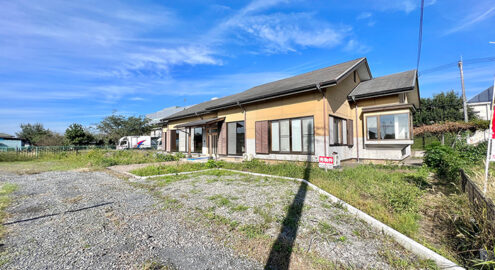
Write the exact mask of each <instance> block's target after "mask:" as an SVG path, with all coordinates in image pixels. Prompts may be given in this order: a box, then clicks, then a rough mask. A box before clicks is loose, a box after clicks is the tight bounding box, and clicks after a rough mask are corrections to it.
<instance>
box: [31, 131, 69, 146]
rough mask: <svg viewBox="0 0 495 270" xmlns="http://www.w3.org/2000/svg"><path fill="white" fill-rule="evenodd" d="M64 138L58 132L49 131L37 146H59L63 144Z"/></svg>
mask: <svg viewBox="0 0 495 270" xmlns="http://www.w3.org/2000/svg"><path fill="white" fill-rule="evenodd" d="M64 142H65V138H64V136H62V135H60V134H59V133H56V132H52V131H50V132H49V133H48V134H47V135H45V136H43V137H42V138H41V139H40V140H39V141H38V143H37V144H36V145H37V146H61V145H64Z"/></svg>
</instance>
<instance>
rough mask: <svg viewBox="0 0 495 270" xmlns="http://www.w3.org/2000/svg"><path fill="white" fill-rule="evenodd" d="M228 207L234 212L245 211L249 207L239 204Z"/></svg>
mask: <svg viewBox="0 0 495 270" xmlns="http://www.w3.org/2000/svg"><path fill="white" fill-rule="evenodd" d="M230 209H231V210H232V211H234V212H243V211H247V210H248V209H249V206H245V205H241V204H239V205H236V206H234V207H231V208H230Z"/></svg>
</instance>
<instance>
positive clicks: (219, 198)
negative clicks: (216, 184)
mask: <svg viewBox="0 0 495 270" xmlns="http://www.w3.org/2000/svg"><path fill="white" fill-rule="evenodd" d="M207 199H208V200H210V201H214V202H215V204H216V205H217V206H219V207H222V206H230V205H231V204H232V203H231V202H230V199H229V198H227V197H225V196H223V195H220V194H216V195H212V196H209V197H208V198H207Z"/></svg>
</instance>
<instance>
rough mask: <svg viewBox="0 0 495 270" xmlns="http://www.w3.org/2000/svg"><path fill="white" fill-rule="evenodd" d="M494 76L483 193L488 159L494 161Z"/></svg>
mask: <svg viewBox="0 0 495 270" xmlns="http://www.w3.org/2000/svg"><path fill="white" fill-rule="evenodd" d="M494 101H495V78H494V80H493V89H492V103H491V110H492V111H491V114H490V115H491V117H492V118H491V119H490V133H491V136H490V138H489V139H488V147H487V149H486V161H485V182H484V183H483V194H486V190H487V188H488V169H489V168H490V161H495V142H494V140H495V124H494V121H495V117H494V114H495V108H494V107H493V106H494V105H495V102H494Z"/></svg>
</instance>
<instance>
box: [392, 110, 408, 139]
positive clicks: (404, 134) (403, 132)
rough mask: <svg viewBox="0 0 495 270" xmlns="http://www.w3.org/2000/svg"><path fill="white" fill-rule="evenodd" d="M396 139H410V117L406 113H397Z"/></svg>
mask: <svg viewBox="0 0 495 270" xmlns="http://www.w3.org/2000/svg"><path fill="white" fill-rule="evenodd" d="M394 120H395V134H396V139H402V140H405V139H409V117H408V114H406V113H401V114H396V115H395V119H394Z"/></svg>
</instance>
